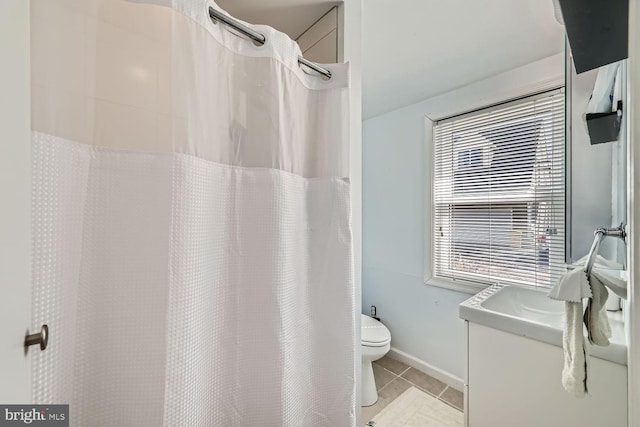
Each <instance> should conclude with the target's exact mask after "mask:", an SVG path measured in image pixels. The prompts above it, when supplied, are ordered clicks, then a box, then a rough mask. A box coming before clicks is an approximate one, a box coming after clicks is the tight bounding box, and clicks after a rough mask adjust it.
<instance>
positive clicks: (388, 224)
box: [362, 55, 564, 379]
mask: <svg viewBox="0 0 640 427" xmlns="http://www.w3.org/2000/svg"><path fill="white" fill-rule="evenodd" d="M563 79H564V55H555V56H552V57H549V58H546V59H543V60H540V61H536V62H534V63H532V64H529V65H526V66H524V67H520V68H516V69H514V70H511V71H508V72H506V73H503V74H500V75H497V76H494V77H491V78H489V79H486V80H483V81H480V82H477V83H474V84H471V85H468V86H465V87H462V88H460V89H457V90H455V91H452V92H449V93H446V94H443V95H440V96H437V97H434V98H430V99H428V100H425V101H422V102H419V103H417V104H413V105H410V106H408V107H405V108H401V109H398V110H395V111H392V112H390V113H387V114H384V115H380V116H377V117H373V118H371V119H368V120H366V121H365V122H364V123H363V271H362V274H363V285H362V286H363V289H362V291H363V295H362V303H363V304H362V306H363V312H364V313H365V314H368V313H369V306H370V305H372V304H375V305H376V306H377V307H378V315H379V316H380V317H381V318H382V321H383V322H384V323H385V324H386V325H387V326H388V327H389V329H390V331H391V335H392V341H391V344H392V346H393V347H394V348H395V349H398V350H400V351H402V352H405V353H407V354H409V355H410V356H413V357H415V358H417V359H419V360H420V361H422V362H424V363H426V364H428V365H430V366H432V367H433V368H435V369H438V370H441V371H444V372H445V373H448V374H450V375H451V376H453V377H457V378H460V379H461V378H463V377H464V364H465V343H464V322H463V321H462V320H460V319H459V318H458V304H459V303H460V302H462V301H464V300H465V299H467V298H468V297H469V294H465V293H461V292H456V291H452V290H449V289H443V288H438V287H434V286H431V285H426V284H425V283H424V280H423V272H424V265H423V264H424V255H425V245H424V226H425V224H424V223H425V221H424V218H425V200H424V194H425V176H426V170H425V148H424V145H425V137H424V120H425V115H428V116H429V117H432V118H439V117H443V116H445V115H451V114H455V113H459V112H463V111H468V110H471V109H474V108H478V107H481V106H484V105H489V104H492V103H496V102H499V101H501V100H505V99H509V98H513V97H515V96H516V95H517V94H518V93H524V92H532V91H535V90H536V88H539V87H541V86H544V85H545V84H548V82H549V81H552V80H553V81H558V80H560V81H563ZM434 116H435V117H434Z"/></svg>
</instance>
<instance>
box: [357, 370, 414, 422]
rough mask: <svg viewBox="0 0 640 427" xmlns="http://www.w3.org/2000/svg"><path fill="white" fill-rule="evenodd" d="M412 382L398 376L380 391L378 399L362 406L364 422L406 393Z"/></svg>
mask: <svg viewBox="0 0 640 427" xmlns="http://www.w3.org/2000/svg"><path fill="white" fill-rule="evenodd" d="M409 387H411V384H410V383H408V382H407V381H405V380H403V379H402V378H396V379H395V380H393V381H391V382H390V383H389V384H387V385H386V386H384V387H382V389H380V391H378V401H377V402H376V403H374V404H373V405H371V406H366V407H363V408H362V422H363V423H364V424H366V423H367V422H369V421H370V420H371V419H372V418H373V417H374V416H376V415H377V414H378V413H379V412H380V411H382V410H383V409H384V408H386V406H387V405H388V404H389V403H391V402H393V400H394V399H395V398H396V397H398V396H400V395H401V394H402V393H404V392H405V391H406V390H407V389H408V388H409Z"/></svg>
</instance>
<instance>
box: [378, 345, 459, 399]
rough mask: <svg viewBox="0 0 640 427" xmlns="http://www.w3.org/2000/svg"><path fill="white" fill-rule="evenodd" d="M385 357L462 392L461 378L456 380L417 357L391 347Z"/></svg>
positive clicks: (454, 377) (453, 376)
mask: <svg viewBox="0 0 640 427" xmlns="http://www.w3.org/2000/svg"><path fill="white" fill-rule="evenodd" d="M387 356H389V357H390V358H392V359H396V360H398V361H400V362H402V363H406V364H407V365H409V366H411V367H412V368H415V369H417V370H418V371H421V372H424V373H425V374H427V375H431V376H432V377H433V378H435V379H437V380H440V381H442V382H443V383H445V384H447V385H448V386H450V387H451V388H454V389H456V390H458V391H463V390H464V381H463V380H462V379H461V378H458V377H456V376H455V375H452V374H450V373H449V372H446V371H443V370H442V369H440V368H436V367H435V366H433V365H430V364H428V363H427V362H425V361H423V360H420V359H418V358H417V357H414V356H412V355H410V354H407V353H405V352H404V351H401V350H398V349H397V348H395V347H391V350H389V353H388V354H387Z"/></svg>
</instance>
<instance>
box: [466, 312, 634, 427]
mask: <svg viewBox="0 0 640 427" xmlns="http://www.w3.org/2000/svg"><path fill="white" fill-rule="evenodd" d="M466 323H467V343H468V351H467V354H468V360H467V363H468V364H467V375H466V379H465V383H466V385H465V388H466V390H465V392H466V393H465V396H466V397H465V399H466V402H465V404H466V405H465V407H466V425H467V426H468V427H605V426H606V427H625V426H626V425H627V367H626V366H624V365H620V364H618V363H614V362H611V361H608V360H603V359H600V358H596V357H591V358H590V364H591V365H590V369H591V379H590V396H586V397H584V398H576V397H573V396H572V395H570V394H568V393H567V392H566V391H565V390H564V389H563V387H562V383H561V374H562V366H563V351H562V348H561V347H558V346H555V345H552V344H548V343H545V342H541V341H538V340H534V339H531V338H527V337H525V336H521V335H515V334H513V333H509V332H504V331H501V330H498V329H494V328H491V327H487V326H484V325H481V324H478V323H474V322H469V321H467V322H466Z"/></svg>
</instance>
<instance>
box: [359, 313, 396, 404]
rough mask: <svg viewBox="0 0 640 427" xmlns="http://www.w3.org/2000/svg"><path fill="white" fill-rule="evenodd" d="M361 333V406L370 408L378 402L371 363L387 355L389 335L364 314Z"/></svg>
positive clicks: (383, 327)
mask: <svg viewBox="0 0 640 427" xmlns="http://www.w3.org/2000/svg"><path fill="white" fill-rule="evenodd" d="M361 331H362V334H361V348H362V406H371V405H373V404H374V403H376V401H377V400H378V391H377V390H376V380H375V378H374V377H373V366H371V362H374V361H376V360H378V359H380V358H382V357H383V356H384V355H385V354H387V352H388V351H389V348H391V333H390V332H389V329H387V327H386V326H384V325H383V324H382V323H380V322H379V321H377V320H376V319H374V318H373V317H369V316H366V315H364V314H363V315H362V326H361Z"/></svg>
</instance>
